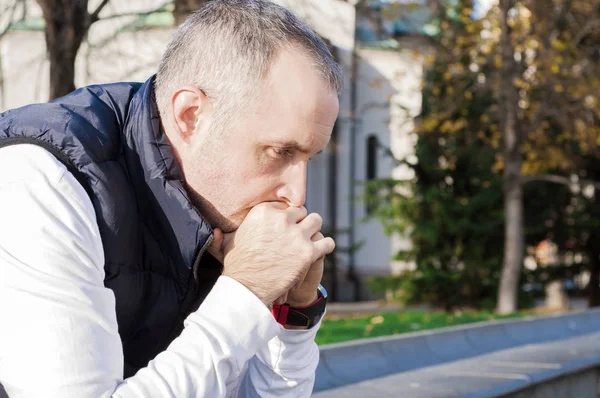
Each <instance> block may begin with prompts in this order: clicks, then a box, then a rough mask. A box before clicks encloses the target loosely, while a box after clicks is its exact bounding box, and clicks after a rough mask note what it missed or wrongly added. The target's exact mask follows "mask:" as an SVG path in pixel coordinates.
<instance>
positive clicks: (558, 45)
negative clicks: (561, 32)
mask: <svg viewBox="0 0 600 398" xmlns="http://www.w3.org/2000/svg"><path fill="white" fill-rule="evenodd" d="M551 45H552V48H554V49H555V50H558V51H565V50H566V49H567V44H566V43H565V42H563V41H561V40H558V39H554V40H552V43H551Z"/></svg>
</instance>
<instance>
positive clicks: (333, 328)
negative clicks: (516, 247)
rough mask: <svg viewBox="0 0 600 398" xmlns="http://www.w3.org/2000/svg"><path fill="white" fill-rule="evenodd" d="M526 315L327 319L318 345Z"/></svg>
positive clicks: (442, 314) (398, 315) (403, 314)
mask: <svg viewBox="0 0 600 398" xmlns="http://www.w3.org/2000/svg"><path fill="white" fill-rule="evenodd" d="M525 315H526V314H525V313H515V314H511V315H509V316H501V315H497V314H494V313H493V312H491V311H465V312H461V311H457V312H455V313H445V312H429V311H427V312H424V311H401V312H390V313H383V314H373V315H365V316H360V317H346V318H340V319H331V317H326V318H325V320H324V321H323V323H322V325H321V328H320V329H319V332H318V333H317V337H316V339H315V340H316V342H317V344H331V343H339V342H342V341H348V340H356V339H362V338H368V337H377V336H389V335H394V334H400V333H409V332H420V331H423V330H430V329H437V328H442V327H447V326H456V325H463V324H468V323H474V322H483V321H491V320H497V319H506V318H514V317H522V316H525Z"/></svg>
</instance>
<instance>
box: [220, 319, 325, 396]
mask: <svg viewBox="0 0 600 398" xmlns="http://www.w3.org/2000/svg"><path fill="white" fill-rule="evenodd" d="M321 319H322V317H321ZM320 326H321V322H320V321H319V322H318V323H317V324H315V326H313V327H312V328H310V329H309V330H288V329H285V328H283V327H281V326H280V328H281V329H280V333H279V334H278V335H277V336H276V337H274V338H273V339H271V341H269V343H268V344H267V345H265V346H263V347H261V348H260V349H259V350H258V352H257V353H256V355H255V356H254V357H252V358H251V359H250V361H248V364H247V366H246V369H245V372H244V376H243V377H241V378H240V379H239V383H238V384H237V386H236V389H235V390H234V392H233V393H232V394H231V396H235V397H253V398H254V397H286V398H288V397H289V398H296V397H310V396H311V394H312V390H313V386H314V383H315V371H316V369H317V365H318V363H319V348H318V347H317V344H316V343H315V336H316V334H317V331H318V330H319V327H320Z"/></svg>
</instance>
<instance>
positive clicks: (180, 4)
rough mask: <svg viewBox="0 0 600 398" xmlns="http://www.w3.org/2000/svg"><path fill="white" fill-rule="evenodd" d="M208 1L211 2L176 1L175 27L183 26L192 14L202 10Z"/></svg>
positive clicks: (200, 0) (199, 0)
mask: <svg viewBox="0 0 600 398" xmlns="http://www.w3.org/2000/svg"><path fill="white" fill-rule="evenodd" d="M208 1H209V0H175V9H174V10H173V16H174V17H175V25H176V26H179V25H181V24H182V23H183V22H184V21H185V19H186V18H187V17H188V15H190V13H192V12H193V11H196V10H197V9H199V8H201V7H202V6H203V5H204V4H205V3H207V2H208Z"/></svg>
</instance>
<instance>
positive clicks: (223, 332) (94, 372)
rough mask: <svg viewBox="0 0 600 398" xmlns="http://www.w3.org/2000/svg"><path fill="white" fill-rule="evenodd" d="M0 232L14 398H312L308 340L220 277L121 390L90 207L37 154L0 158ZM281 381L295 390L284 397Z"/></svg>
mask: <svg viewBox="0 0 600 398" xmlns="http://www.w3.org/2000/svg"><path fill="white" fill-rule="evenodd" d="M0 220H1V221H0V319H1V321H0V384H2V385H3V386H4V388H5V389H6V392H7V393H8V395H9V396H10V397H11V398H21V397H37V396H44V397H58V396H60V397H64V398H71V397H72V398H75V397H76V398H86V397H90V398H91V397H93V398H97V397H122V398H133V397H144V398H147V397H225V396H227V395H231V394H234V393H236V394H237V396H240V397H241V396H246V395H244V394H243V393H242V391H251V392H252V394H257V395H260V396H266V395H263V394H262V392H264V391H271V390H270V389H271V388H273V390H272V392H273V393H272V394H269V395H268V396H273V397H280V396H286V397H287V396H306V394H307V393H306V390H304V388H308V387H310V389H312V381H311V380H312V379H313V378H314V375H313V376H309V375H308V370H310V369H313V370H312V372H313V373H314V368H315V367H316V361H317V358H318V352H317V353H315V349H316V348H315V347H314V341H312V340H313V339H314V333H316V331H282V329H281V328H280V326H279V325H278V324H277V322H275V320H274V318H273V317H272V315H271V313H270V312H269V310H268V309H267V308H266V307H265V306H264V305H263V304H262V303H261V302H260V300H259V299H258V298H257V297H256V296H255V295H254V294H252V293H251V292H250V291H249V290H248V289H246V288H245V287H244V286H242V285H241V284H239V283H238V282H236V281H234V280H233V279H230V278H227V277H220V278H219V279H218V280H217V283H216V284H215V286H214V287H213V289H212V290H211V292H210V293H209V295H208V296H207V297H206V299H205V301H204V302H203V303H202V305H201V306H200V308H199V309H198V310H197V311H196V312H194V313H192V314H191V315H190V316H189V317H188V318H187V319H186V321H185V324H184V325H185V328H184V330H183V332H182V333H181V335H180V336H179V337H178V338H176V339H175V340H174V341H173V342H172V343H171V345H170V346H169V347H168V349H167V350H166V351H164V352H162V353H160V354H159V355H157V356H156V358H155V359H154V360H152V361H151V362H150V363H149V364H148V366H147V367H146V368H143V369H141V370H140V371H139V372H138V373H137V374H136V375H134V376H133V377H130V378H128V379H126V380H123V379H122V373H123V350H122V346H121V340H120V338H119V334H118V326H117V320H116V314H115V297H114V294H113V293H112V291H111V290H110V289H107V288H105V287H104V256H103V248H102V241H101V238H100V234H99V231H98V226H97V224H96V217H95V213H94V209H93V206H92V204H91V201H90V200H89V198H88V196H87V194H86V192H85V191H84V190H83V188H82V187H81V185H80V184H79V183H78V182H77V181H76V180H75V178H74V177H73V175H71V174H70V173H69V172H68V171H66V169H65V167H64V166H63V165H62V164H61V163H60V162H59V161H58V160H56V159H55V158H54V157H53V156H52V155H51V154H50V153H48V152H47V151H45V150H44V149H42V148H39V147H37V146H32V145H16V146H10V147H6V148H2V149H0ZM287 334H289V335H290V336H291V337H289V338H288V337H285V336H286V335H287ZM278 336H279V337H278ZM309 340H310V341H309ZM294 347H296V348H294ZM302 347H310V349H308V350H307V351H308V354H307V353H305V352H302V351H303V350H304V349H303V348H302ZM286 350H287V351H286ZM286 352H287V353H289V354H290V355H289V359H286V358H288V356H287V354H286ZM294 352H295V353H294ZM286 363H288V364H289V369H288V368H287V367H286V366H285V364H286ZM300 368H302V370H301V371H299V370H298V369H300ZM288 370H289V371H290V373H286V372H288ZM273 377H276V378H277V379H276V380H273ZM288 379H291V380H296V381H295V382H294V383H289V384H287V388H286V387H284V384H285V383H286V380H288ZM309 384H310V386H309ZM241 385H243V388H244V390H242V389H241V388H240V386H241ZM298 385H301V386H305V387H302V388H303V390H302V392H299V390H298V391H296V392H295V391H294V390H295V386H298Z"/></svg>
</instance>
